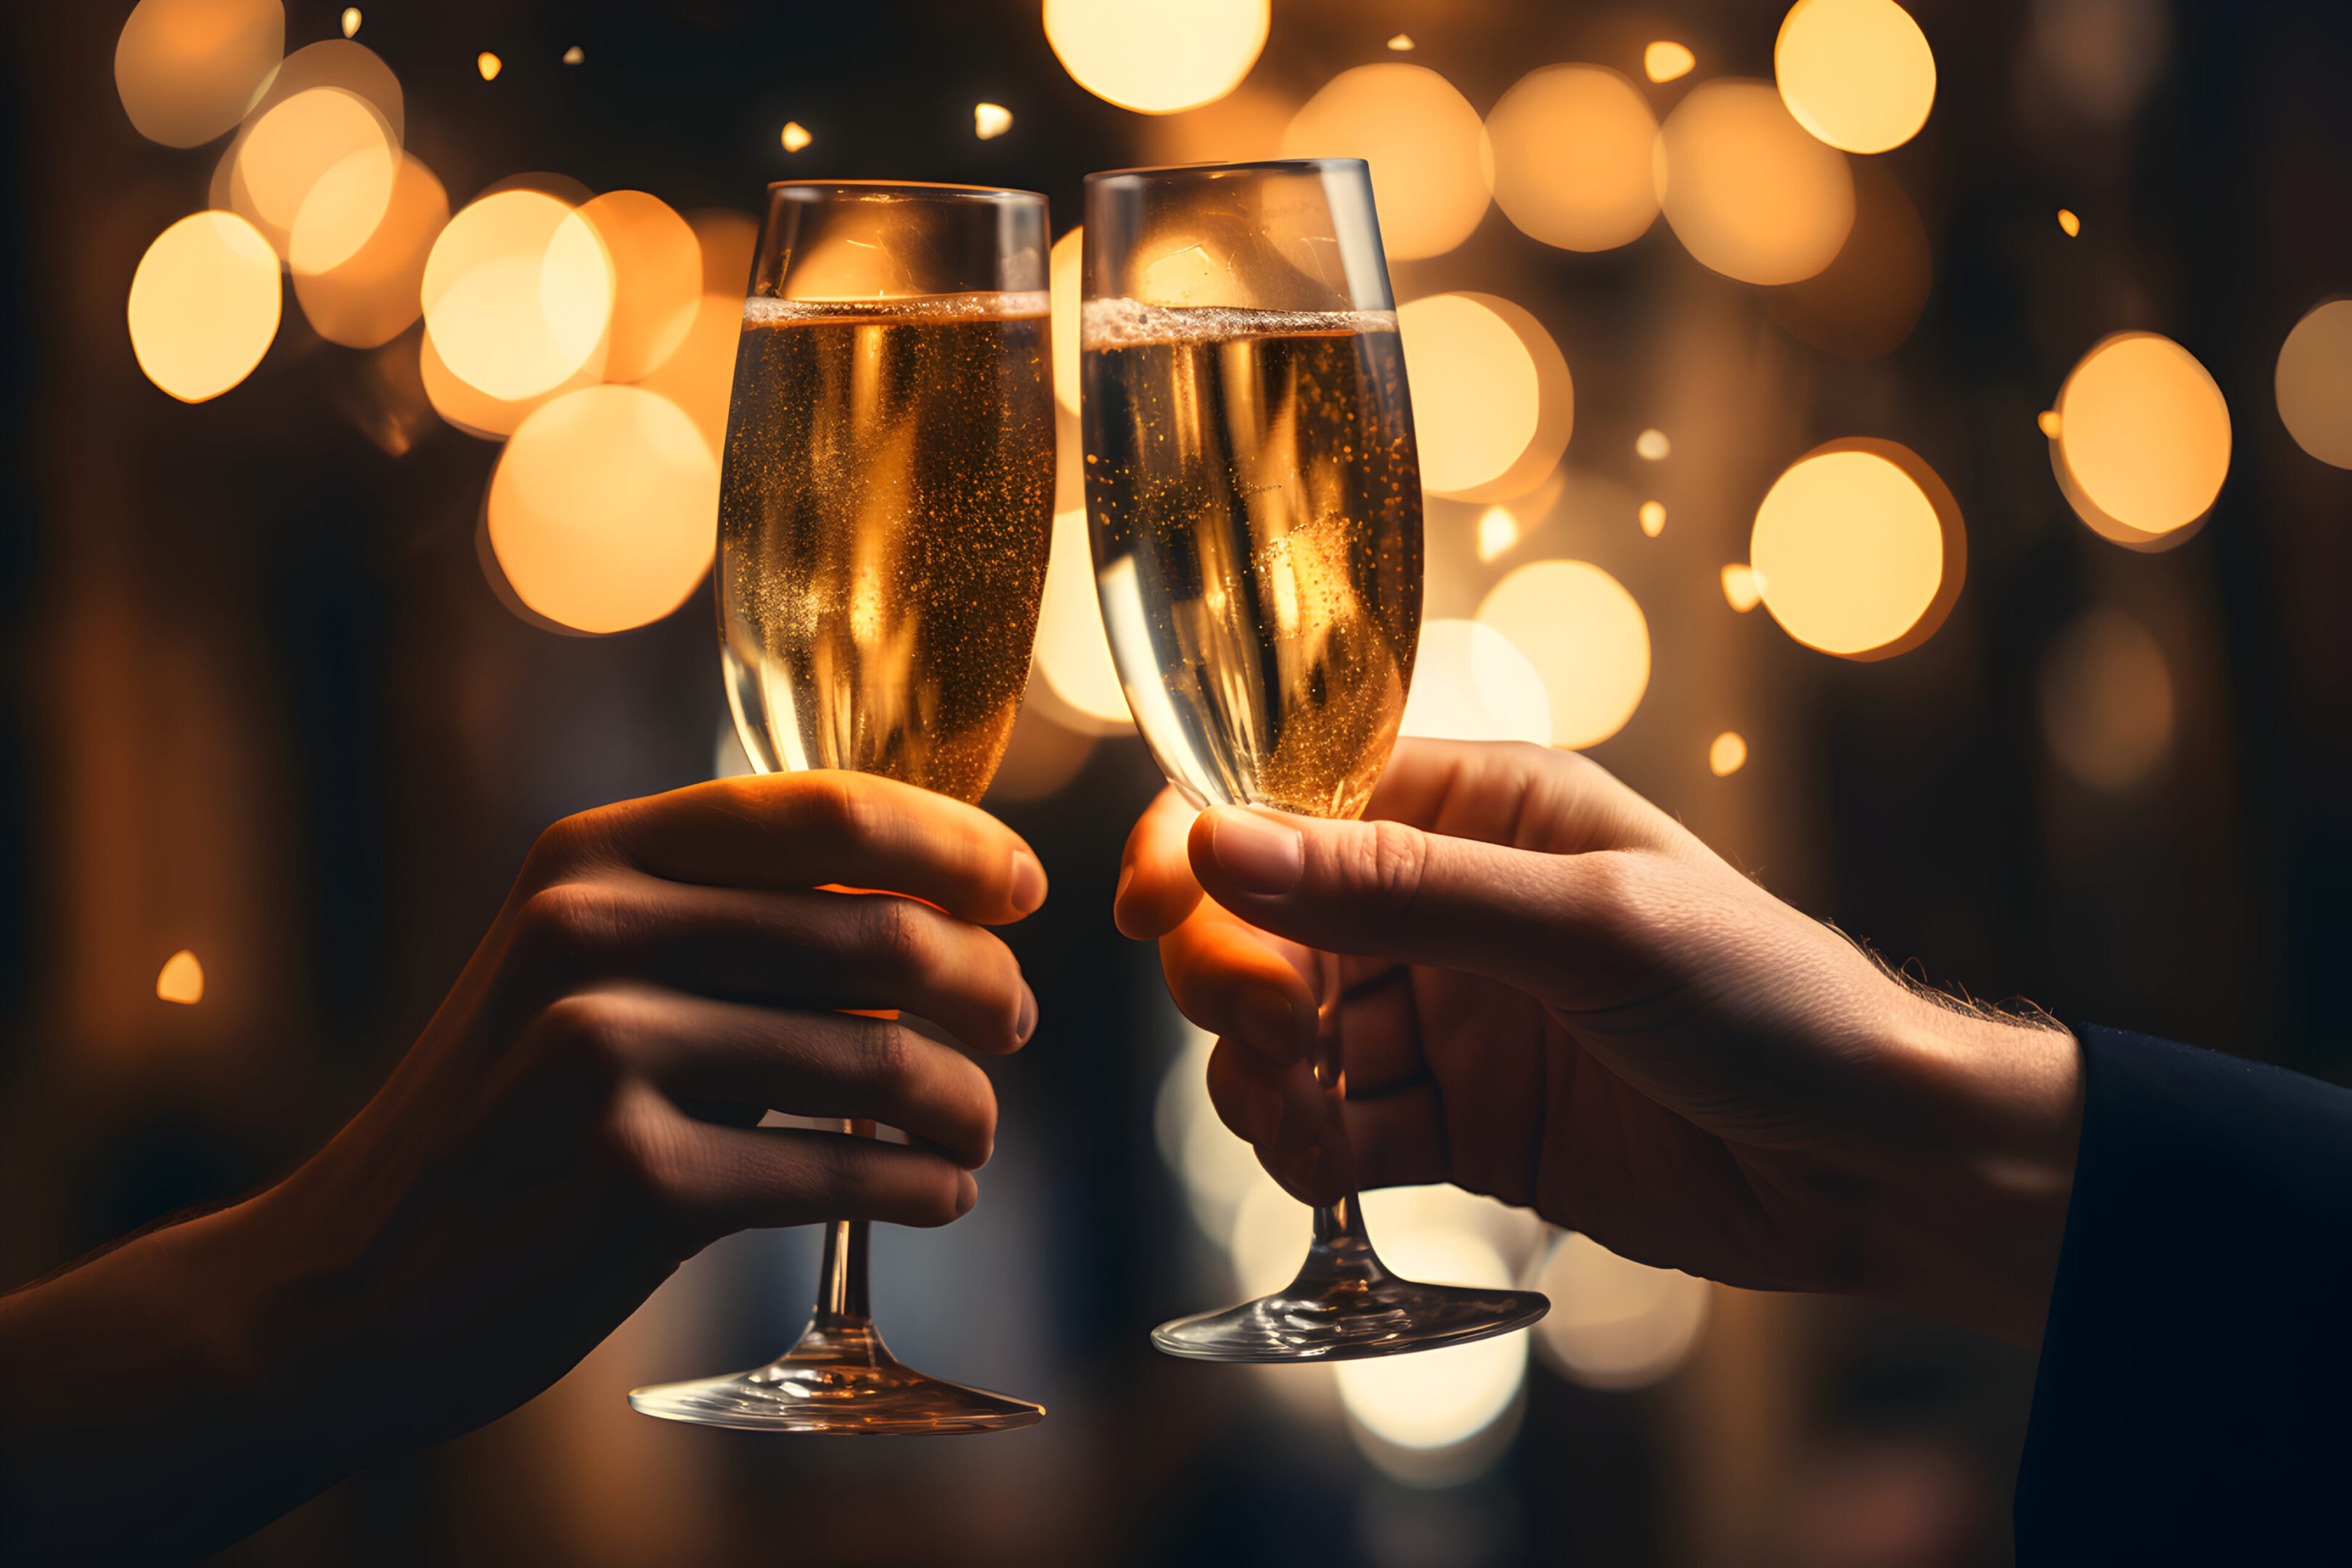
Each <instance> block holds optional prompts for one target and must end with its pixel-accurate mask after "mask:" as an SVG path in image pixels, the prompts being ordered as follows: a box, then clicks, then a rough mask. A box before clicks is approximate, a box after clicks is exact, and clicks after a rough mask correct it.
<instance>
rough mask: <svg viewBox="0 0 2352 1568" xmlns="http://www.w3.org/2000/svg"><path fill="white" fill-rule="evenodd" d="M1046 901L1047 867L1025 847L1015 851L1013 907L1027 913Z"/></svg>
mask: <svg viewBox="0 0 2352 1568" xmlns="http://www.w3.org/2000/svg"><path fill="white" fill-rule="evenodd" d="M1044 902H1045V867H1043V866H1040V865H1039V864H1037V858H1036V857H1035V856H1034V855H1032V854H1030V853H1029V852H1028V851H1027V850H1025V849H1016V850H1014V851H1013V909H1014V910H1017V911H1018V912H1020V913H1022V914H1024V915H1025V914H1027V913H1029V912H1030V911H1031V910H1034V909H1035V908H1036V907H1037V906H1038V905H1040V904H1042V903H1044Z"/></svg>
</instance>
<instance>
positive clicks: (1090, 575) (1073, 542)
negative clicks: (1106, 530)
mask: <svg viewBox="0 0 2352 1568" xmlns="http://www.w3.org/2000/svg"><path fill="white" fill-rule="evenodd" d="M1037 668H1038V670H1039V671H1040V672H1041V673H1042V674H1043V675H1044V676H1045V684H1046V685H1047V686H1049V687H1051V688H1052V689H1053V692H1054V695H1055V696H1056V697H1058V698H1060V699H1061V700H1062V701H1063V702H1064V703H1066V704H1067V705H1068V706H1069V707H1071V708H1073V709H1076V710H1077V716H1078V718H1079V720H1080V721H1081V722H1085V721H1092V722H1093V724H1094V725H1095V726H1097V727H1108V728H1114V729H1125V728H1126V727H1127V726H1128V724H1129V722H1130V720H1129V715H1128V709H1127V693H1126V691H1125V690H1124V689H1122V688H1121V687H1120V685H1119V683H1118V667H1117V666H1116V665H1114V664H1113V663H1112V662H1111V657H1110V642H1109V639H1108V637H1105V636H1104V634H1103V618H1102V608H1101V605H1099V604H1098V603H1097V599H1096V595H1095V570H1094V560H1093V556H1092V554H1091V552H1090V549H1089V546H1088V543H1087V514H1086V513H1085V511H1083V510H1076V509H1073V510H1069V511H1063V512H1056V513H1055V516H1054V551H1053V553H1052V555H1051V556H1049V557H1048V558H1047V560H1046V563H1045V599H1044V601H1043V602H1042V603H1041V604H1040V605H1039V606H1038V611H1037Z"/></svg>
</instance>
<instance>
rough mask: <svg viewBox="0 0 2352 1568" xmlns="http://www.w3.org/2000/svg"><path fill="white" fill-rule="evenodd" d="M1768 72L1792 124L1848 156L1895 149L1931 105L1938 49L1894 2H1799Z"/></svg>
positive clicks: (1924, 117)
mask: <svg viewBox="0 0 2352 1568" xmlns="http://www.w3.org/2000/svg"><path fill="white" fill-rule="evenodd" d="M1772 74H1773V76H1774V77H1775V78H1777V79H1778V80H1779V82H1780V98H1781V100H1782V101H1784V102H1785V103H1787V104H1788V106H1789V112H1790V113H1791V114H1793V115H1795V116H1796V117H1797V122H1798V123H1799V124H1801V125H1802V126H1803V127H1804V128H1805V129H1806V130H1808V131H1810V132H1812V133H1813V134H1814V135H1816V136H1818V137H1820V138H1821V139H1822V141H1824V142H1828V143H1829V144H1830V145H1831V146H1832V147H1840V148H1843V149H1844V150H1845V151H1846V152H1849V153H1884V152H1886V151H1887V150H1888V149H1890V148H1894V147H1900V146H1901V145H1903V143H1904V142H1908V141H1910V140H1911V138H1912V137H1914V136H1916V135H1917V134H1918V133H1919V128H1920V127H1921V126H1923V125H1925V124H1927V112H1928V110H1931V109H1932V108H1934V107H1935V102H1936V54H1935V51H1934V50H1933V49H1931V48H1929V47H1927V35H1926V34H1925V33H1922V32H1921V31H1920V30H1919V24H1918V23H1916V22H1915V21H1913V20H1912V19H1911V13H1910V12H1908V11H1906V10H1905V9H1904V8H1903V7H1902V6H1900V5H1896V4H1895V0H1797V3H1796V4H1795V5H1791V6H1790V7H1789V14H1788V16H1785V17H1783V18H1782V19H1781V22H1780V38H1779V39H1778V41H1777V42H1775V43H1774V45H1773V46H1772Z"/></svg>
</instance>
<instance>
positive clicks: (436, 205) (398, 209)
mask: <svg viewBox="0 0 2352 1568" xmlns="http://www.w3.org/2000/svg"><path fill="white" fill-rule="evenodd" d="M448 221H449V198H448V195H447V194H446V192H444V191H443V190H442V188H441V182H440V181H439V180H437V179H436V178H435V177H434V175H433V171H432V170H430V169H427V168H426V167H425V165H424V164H422V163H418V162H417V161H416V160H415V158H414V157H404V158H403V159H402V160H401V167H400V174H399V177H398V179H396V180H395V181H394V184H393V187H392V199H391V201H390V202H389V203H388V204H387V205H385V207H384V212H383V220H382V221H381V222H379V223H378V224H377V225H376V226H375V232H374V233H373V234H371V235H370V236H368V239H367V243H366V244H364V245H362V246H361V247H360V248H359V249H358V251H357V252H355V253H354V254H353V255H352V257H351V258H349V259H348V260H346V261H344V262H343V263H342V264H341V265H340V266H337V267H334V268H330V269H329V270H327V271H324V272H315V273H306V272H300V271H298V272H296V273H295V274H294V297H295V299H296V300H299V301H300V302H301V306H302V314H303V315H304V316H305V317H307V318H308V319H309V321H310V325H311V328H312V329H313V330H314V331H317V332H318V334H319V335H320V337H322V338H324V339H326V340H327V341H328V342H333V343H341V344H342V345H344V346H345V347H346V348H354V349H372V348H374V347H376V346H377V345H378V344H380V343H387V342H391V341H392V340H393V339H394V338H396V337H398V336H399V335H400V334H401V333H402V332H404V331H407V330H408V325H409V323H410V322H412V321H415V320H416V318H417V317H418V316H419V315H421V314H422V313H423V312H424V309H425V306H424V302H423V300H422V298H421V293H420V291H421V289H423V286H424V282H425V258H426V257H427V256H429V255H431V254H432V250H433V241H434V240H435V239H436V237H438V236H439V235H440V233H441V228H442V226H443V225H445V224H446V223H447V222H448ZM298 232H299V229H298Z"/></svg>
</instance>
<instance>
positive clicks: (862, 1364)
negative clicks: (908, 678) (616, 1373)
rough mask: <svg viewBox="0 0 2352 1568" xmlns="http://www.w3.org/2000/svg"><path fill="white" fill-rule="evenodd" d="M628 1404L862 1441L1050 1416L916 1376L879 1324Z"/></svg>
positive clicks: (668, 1416)
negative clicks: (878, 1329) (757, 1366)
mask: <svg viewBox="0 0 2352 1568" xmlns="http://www.w3.org/2000/svg"><path fill="white" fill-rule="evenodd" d="M629 1405H630V1408H632V1409H634V1410H636V1411H638V1412H639V1413H640V1414H643V1415H657V1416H659V1417H661V1418H662V1419H663V1420H665V1421H689V1422H693V1423H696V1424H698V1425H699V1426H733V1427H738V1428H741V1429H744V1430H747V1431H754V1432H812V1433H818V1434H823V1435H828V1436H859V1437H928V1436H953V1435H956V1434H960V1433H966V1432H1009V1431H1012V1430H1013V1429H1014V1428H1015V1427H1020V1426H1034V1425H1036V1423H1038V1422H1039V1421H1042V1420H1044V1419H1045V1406H1044V1405H1032V1404H1030V1403H1029V1402H1028V1401H1027V1400H1023V1399H1013V1398H1009V1397H1007V1396H1006V1395H1004V1394H991V1393H989V1392H988V1391H987V1390H985V1389H980V1388H966V1387H964V1386H963V1385H962V1384H958V1383H949V1382H947V1381H945V1380H944V1379H941V1378H936V1377H931V1376H929V1375H927V1374H925V1373H919V1372H917V1371H916V1370H915V1369H914V1368H912V1367H910V1366H908V1365H906V1364H904V1363H901V1362H900V1361H899V1360H898V1358H897V1357H896V1356H894V1355H892V1354H891V1353H890V1351H889V1347H887V1345H885V1344H884V1343H883V1342H882V1336H881V1335H880V1334H878V1333H877V1332H875V1331H874V1327H873V1325H872V1324H871V1323H847V1324H835V1325H831V1326H826V1325H822V1324H811V1325H810V1327H809V1330H808V1331H807V1332H806V1333H804V1334H803V1335H802V1336H801V1339H800V1342H799V1343H798V1344H796V1345H794V1346H793V1348H792V1349H791V1351H789V1352H786V1353H785V1355H784V1356H783V1358H782V1360H779V1361H774V1362H771V1363H769V1364H768V1365H766V1366H763V1367H761V1368H760V1369H759V1370H758V1371H756V1372H744V1373H736V1374H735V1375H733V1376H731V1377H711V1378H704V1379H701V1380H699V1381H698V1382H694V1383H666V1384H656V1385H655V1386H653V1387H650V1388H633V1389H631V1390H630V1391H629Z"/></svg>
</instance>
